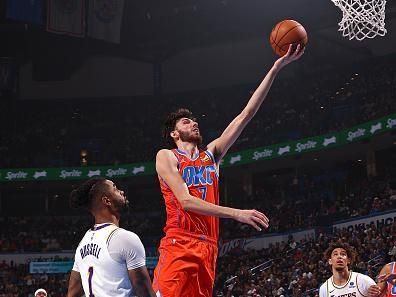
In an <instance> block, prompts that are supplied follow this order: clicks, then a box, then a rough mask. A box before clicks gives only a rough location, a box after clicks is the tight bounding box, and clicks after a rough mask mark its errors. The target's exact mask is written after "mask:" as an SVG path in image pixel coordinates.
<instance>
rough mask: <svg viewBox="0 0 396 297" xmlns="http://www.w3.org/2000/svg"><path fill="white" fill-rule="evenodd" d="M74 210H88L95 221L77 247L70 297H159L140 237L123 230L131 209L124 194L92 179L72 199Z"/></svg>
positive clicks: (103, 181)
mask: <svg viewBox="0 0 396 297" xmlns="http://www.w3.org/2000/svg"><path fill="white" fill-rule="evenodd" d="M70 203H71V205H72V206H74V207H85V208H87V209H88V210H89V211H90V212H91V214H92V215H93V216H94V217H95V225H94V226H93V227H92V228H91V229H89V230H88V231H87V232H86V233H85V235H84V237H83V239H82V240H81V242H80V244H79V245H78V247H77V250H76V254H75V259H74V266H73V269H72V271H71V273H70V280H69V289H68V293H67V297H80V296H81V295H82V291H84V293H85V296H86V297H107V296H112V297H126V296H144V297H146V296H149V297H155V293H154V291H153V289H152V287H151V281H150V276H149V274H148V272H147V268H146V259H145V251H144V247H143V244H142V242H141V241H140V239H139V237H138V236H137V235H136V234H135V233H133V232H130V231H127V230H125V229H122V228H119V221H120V214H121V212H122V211H123V210H124V209H126V208H127V206H128V203H129V202H128V200H127V198H126V196H125V195H124V192H123V191H121V190H119V189H117V187H116V185H115V184H114V183H113V182H112V181H110V180H107V179H104V178H92V179H90V180H88V181H87V182H85V183H84V184H82V185H81V186H80V187H79V188H77V189H76V190H73V191H72V193H71V195H70Z"/></svg>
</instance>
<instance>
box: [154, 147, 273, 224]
mask: <svg viewBox="0 0 396 297" xmlns="http://www.w3.org/2000/svg"><path fill="white" fill-rule="evenodd" d="M156 169H157V173H158V175H159V176H160V178H162V179H163V180H164V182H165V183H166V184H167V185H168V187H170V189H171V190H172V192H173V193H174V195H175V196H176V199H177V200H178V201H179V202H180V205H181V206H182V208H183V209H184V210H186V211H192V212H195V213H199V214H203V215H210V216H216V217H221V218H231V219H234V220H237V221H239V222H241V223H245V224H249V225H251V226H253V227H254V228H256V229H257V230H259V231H260V230H261V228H268V218H267V217H266V216H265V215H264V214H263V213H261V212H259V211H257V210H254V209H253V210H241V209H235V208H230V207H224V206H219V205H215V204H212V203H208V202H206V201H204V200H202V199H200V198H199V197H194V196H192V195H191V194H190V193H189V191H188V188H187V185H186V183H185V182H184V180H183V179H182V177H181V176H180V173H179V171H178V169H177V159H176V157H175V155H174V154H173V153H172V152H171V151H170V150H167V149H163V150H160V151H159V152H158V154H157V158H156Z"/></svg>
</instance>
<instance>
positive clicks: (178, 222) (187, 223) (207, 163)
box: [159, 149, 219, 241]
mask: <svg viewBox="0 0 396 297" xmlns="http://www.w3.org/2000/svg"><path fill="white" fill-rule="evenodd" d="M172 152H173V153H174V154H175V156H176V158H177V160H178V169H179V172H180V175H181V176H182V178H183V180H184V182H185V183H186V185H187V187H188V190H189V192H190V194H191V195H192V196H195V197H197V199H203V200H205V201H206V202H209V203H213V204H216V205H218V204H219V176H218V168H217V164H216V162H215V160H214V157H213V154H212V153H211V152H210V151H208V150H206V151H204V150H199V151H198V153H196V154H195V155H194V156H193V158H190V157H189V156H188V155H187V154H186V153H185V152H183V151H182V150H179V149H173V150H172ZM159 180H160V185H161V192H162V195H163V197H164V199H165V206H166V214H167V219H166V225H165V228H164V231H165V233H166V232H167V231H168V230H171V229H175V228H176V229H179V230H182V231H187V232H188V233H192V234H194V235H198V236H204V237H205V236H207V237H209V238H211V239H214V240H216V241H217V239H218V236H219V219H218V218H217V217H214V216H205V215H200V214H197V213H193V212H188V211H185V210H183V208H182V207H181V205H180V203H179V201H178V200H177V198H176V197H175V195H174V194H173V192H172V190H171V189H170V188H169V187H168V186H167V184H166V183H165V182H164V180H162V178H161V177H160V178H159Z"/></svg>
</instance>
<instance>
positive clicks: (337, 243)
mask: <svg viewBox="0 0 396 297" xmlns="http://www.w3.org/2000/svg"><path fill="white" fill-rule="evenodd" d="M337 248H341V249H344V250H345V251H346V253H347V256H348V259H349V260H350V261H351V265H352V264H353V263H354V262H355V259H356V255H357V253H356V251H355V249H354V248H353V247H352V246H350V245H349V244H348V243H346V242H342V241H340V240H338V241H335V242H332V243H331V244H330V246H329V247H328V248H327V250H326V251H325V252H324V257H325V258H326V260H328V259H330V258H331V253H332V252H333V251H334V250H335V249H337Z"/></svg>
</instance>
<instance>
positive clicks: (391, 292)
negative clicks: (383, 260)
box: [386, 262, 396, 297]
mask: <svg viewBox="0 0 396 297" xmlns="http://www.w3.org/2000/svg"><path fill="white" fill-rule="evenodd" d="M389 265H390V266H391V273H392V274H396V262H391V263H389ZM386 289H387V295H386V296H387V297H388V296H389V297H390V296H396V285H395V284H393V283H392V282H391V281H389V282H387V288H386Z"/></svg>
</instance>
